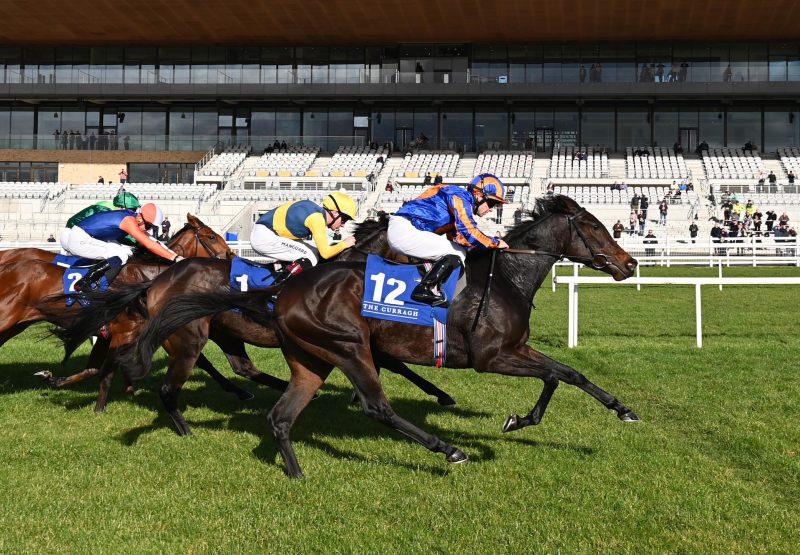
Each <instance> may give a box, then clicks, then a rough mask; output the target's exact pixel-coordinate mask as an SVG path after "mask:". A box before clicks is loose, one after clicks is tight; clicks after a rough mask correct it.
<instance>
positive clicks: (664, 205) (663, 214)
mask: <svg viewBox="0 0 800 555" xmlns="http://www.w3.org/2000/svg"><path fill="white" fill-rule="evenodd" d="M668 210H669V203H668V202H667V198H666V197H664V198H663V199H662V200H661V202H660V203H659V205H658V224H659V225H667V211H668Z"/></svg>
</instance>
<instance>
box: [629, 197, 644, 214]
mask: <svg viewBox="0 0 800 555" xmlns="http://www.w3.org/2000/svg"><path fill="white" fill-rule="evenodd" d="M641 200H642V199H641V197H640V196H639V194H638V193H636V192H634V193H633V198H631V210H632V211H633V212H637V211H638V210H639V202H641Z"/></svg>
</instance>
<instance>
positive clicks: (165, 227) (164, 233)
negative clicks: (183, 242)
mask: <svg viewBox="0 0 800 555" xmlns="http://www.w3.org/2000/svg"><path fill="white" fill-rule="evenodd" d="M171 227H172V224H171V223H170V221H169V218H167V217H166V216H164V219H163V220H162V221H161V240H162V241H166V240H167V239H169V230H170V228H171Z"/></svg>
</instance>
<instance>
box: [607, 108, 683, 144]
mask: <svg viewBox="0 0 800 555" xmlns="http://www.w3.org/2000/svg"><path fill="white" fill-rule="evenodd" d="M673 136H674V135H673ZM673 142H674V141H673ZM649 144H650V112H649V110H647V108H620V109H619V110H618V111H617V150H619V151H624V150H625V147H628V146H645V145H649ZM659 146H672V143H671V142H665V143H664V144H659Z"/></svg>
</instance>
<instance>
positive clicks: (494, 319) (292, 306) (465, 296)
mask: <svg viewBox="0 0 800 555" xmlns="http://www.w3.org/2000/svg"><path fill="white" fill-rule="evenodd" d="M505 240H506V242H507V243H508V244H509V245H510V246H511V248H512V249H517V250H529V251H530V252H528V253H526V254H521V253H513V252H494V253H487V252H486V251H483V252H472V253H470V255H469V256H468V257H467V262H466V268H467V286H466V288H465V289H464V291H462V293H461V294H460V295H458V296H457V297H456V298H455V299H454V301H453V304H452V305H451V307H450V309H449V314H448V337H447V353H446V359H447V360H446V364H445V365H446V366H447V367H451V368H470V367H471V368H474V369H475V370H477V371H478V372H493V373H498V374H505V375H509V376H518V377H537V378H539V379H541V380H543V381H544V388H543V390H542V393H541V395H540V396H539V399H538V400H537V402H536V404H535V405H534V407H533V409H531V411H530V412H529V413H528V414H527V415H526V416H524V417H519V416H516V415H515V416H511V417H509V418H508V419H507V420H506V422H505V425H504V426H503V431H504V432H510V431H513V430H519V429H521V428H523V427H525V426H529V425H535V424H538V423H539V422H540V421H541V419H542V416H543V415H544V412H545V410H546V408H547V405H548V403H549V401H550V398H551V397H552V395H553V392H554V391H555V389H556V387H557V386H558V384H559V383H560V382H564V383H568V384H571V385H574V386H576V387H578V388H580V389H581V390H582V391H584V392H586V393H587V394H589V395H590V396H592V397H593V398H595V399H596V400H597V401H599V402H600V403H601V404H602V405H603V406H605V407H606V408H608V409H610V410H613V411H614V412H615V413H616V414H617V416H618V417H619V419H620V420H623V421H627V422H632V421H637V420H638V417H637V416H636V414H635V413H634V412H633V411H631V410H630V409H629V408H628V407H626V406H625V405H623V404H622V403H621V402H619V401H618V400H617V399H616V398H615V397H614V396H612V395H611V394H609V393H607V392H606V391H604V390H603V389H601V388H600V387H598V386H596V385H595V384H593V383H592V382H590V381H589V380H588V379H587V378H586V377H585V376H583V375H582V374H581V373H580V372H578V371H577V370H575V369H573V368H570V367H569V366H566V365H564V364H561V363H559V362H556V361H554V360H552V359H550V358H548V357H547V356H545V355H543V354H542V353H539V352H537V351H535V350H533V349H532V348H531V347H529V346H528V345H527V341H528V338H529V332H530V328H529V326H530V316H531V306H532V301H533V297H534V295H535V293H536V291H537V290H538V289H539V287H540V286H541V284H542V282H543V281H544V279H545V278H546V277H547V276H548V273H549V271H550V269H551V268H552V266H553V264H554V263H555V262H556V261H557V260H559V259H561V258H567V259H569V260H572V261H575V262H579V263H583V264H586V265H588V266H591V267H592V268H595V269H597V270H600V271H602V272H605V273H608V274H610V275H612V276H613V277H614V278H615V279H616V280H622V279H625V278H628V277H630V276H631V275H632V274H633V271H634V270H635V268H636V265H637V263H636V261H635V260H634V259H633V258H632V257H631V256H630V255H629V254H628V253H627V252H625V250H623V249H622V248H621V247H620V246H619V245H618V244H617V243H616V242H615V241H614V240H613V239H612V238H611V236H610V235H609V233H608V231H607V230H606V228H605V227H604V226H603V225H602V224H601V223H600V222H599V221H598V220H597V218H595V217H594V216H593V215H592V214H590V213H589V212H587V211H586V210H584V209H583V208H581V207H580V206H578V204H577V203H576V202H575V201H574V200H572V199H570V198H569V197H564V196H560V195H552V196H548V197H546V198H544V199H539V200H537V203H536V208H535V210H534V213H533V219H532V220H529V221H525V222H522V223H521V224H519V225H517V226H515V227H514V229H512V230H511V232H510V233H509V234H508V235H507V236H506V237H505ZM492 256H496V257H497V267H496V269H495V270H494V274H495V277H494V282H495V283H494V285H493V287H492V289H491V295H490V296H489V298H488V301H487V302H486V309H487V310H486V314H485V316H483V317H482V318H480V319H478V321H477V325H476V326H475V328H474V330H473V325H472V323H473V317H474V316H475V314H476V311H477V310H479V306H480V305H481V298H482V297H483V293H484V291H485V290H486V287H485V286H486V277H485V276H487V275H488V274H489V272H490V270H491V269H492ZM364 279H365V266H364V263H363V262H360V263H355V262H345V263H337V264H329V265H324V266H318V267H316V268H314V269H313V270H310V271H307V272H304V273H303V274H301V275H299V276H297V278H295V279H293V280H292V281H291V282H289V283H288V284H287V285H286V286H285V287H284V289H283V290H282V291H281V294H280V295H279V297H278V299H277V303H276V304H275V308H274V312H270V311H268V310H266V309H265V308H264V306H265V305H264V298H265V296H266V295H268V294H269V291H268V290H267V291H254V292H252V293H227V294H200V295H194V296H188V295H187V296H181V297H177V298H175V299H173V300H171V301H170V302H169V303H167V304H166V305H165V307H164V309H163V310H162V312H161V313H159V315H157V316H156V317H155V318H152V319H151V322H150V324H149V325H150V326H152V327H153V329H155V330H156V331H155V332H152V333H146V334H144V335H143V337H149V338H150V341H151V342H153V344H158V342H160V341H161V339H162V338H163V337H166V336H169V335H170V334H171V333H172V332H173V331H174V330H175V329H178V328H180V327H181V326H182V325H184V324H186V323H187V322H190V321H192V320H194V319H196V318H198V317H200V316H201V315H203V314H214V313H217V312H220V311H224V310H228V309H230V308H238V309H240V310H242V311H243V313H245V314H246V315H248V316H249V317H251V318H253V319H254V320H256V321H260V322H263V323H265V325H268V324H271V325H274V326H275V327H276V328H277V330H278V334H279V336H280V338H281V348H282V350H283V354H284V356H285V358H286V361H287V363H288V364H289V367H290V369H291V380H290V382H289V387H288V388H287V390H286V392H285V393H284V394H283V395H282V396H281V398H280V399H279V400H278V402H277V403H276V404H275V406H274V407H273V409H272V410H271V411H270V413H269V417H268V418H269V423H270V426H271V428H272V433H273V434H274V436H275V438H276V440H277V444H278V449H279V451H280V453H281V455H282V457H283V460H284V463H285V465H286V471H287V473H288V474H289V475H290V476H292V477H298V476H301V475H302V472H301V469H300V465H299V463H298V461H297V457H296V455H295V453H294V449H293V447H292V443H291V439H290V431H291V429H292V426H293V424H294V422H295V420H296V418H297V417H298V415H299V414H300V412H301V411H302V410H303V409H304V408H305V406H306V405H307V404H308V402H309V401H310V400H311V399H312V398H313V396H314V394H315V393H316V391H317V390H318V389H319V387H320V386H321V385H322V383H323V382H324V381H325V379H326V378H327V377H328V375H329V374H330V372H331V370H332V369H333V368H334V367H338V368H340V369H341V370H342V372H343V373H344V374H345V375H346V376H347V377H348V378H349V380H350V381H351V382H352V384H353V386H354V387H355V389H356V391H357V392H358V395H359V397H360V400H361V404H362V407H363V409H364V412H365V413H366V414H367V415H368V416H370V417H372V418H374V419H376V420H378V421H380V422H381V423H383V424H385V425H386V426H388V427H390V428H393V429H395V430H397V431H399V432H401V433H403V434H404V435H406V436H407V437H409V438H410V439H413V440H414V441H417V442H418V443H420V444H421V445H423V446H425V447H426V448H427V449H429V450H431V451H433V452H439V453H443V454H444V455H445V457H446V460H447V461H449V462H451V463H459V462H463V461H465V460H467V456H466V455H465V454H464V453H463V452H462V451H461V450H460V449H458V448H456V447H454V446H452V445H449V444H447V443H445V442H443V441H442V440H441V439H439V438H438V437H436V436H433V435H431V434H429V433H427V432H425V431H423V430H421V429H420V428H418V427H417V426H415V425H413V424H411V423H410V422H408V421H406V420H404V419H403V418H401V417H400V416H398V415H397V414H396V413H395V412H394V410H393V409H392V407H391V405H390V404H389V402H388V400H387V399H386V396H385V395H384V393H383V389H382V388H381V383H380V380H379V379H378V375H377V373H376V371H375V366H374V362H373V361H374V360H375V357H376V355H380V356H389V357H392V358H395V359H398V360H402V361H404V362H406V363H413V364H428V363H429V361H430V353H431V345H432V343H433V331H432V330H431V329H429V328H423V327H419V326H413V325H408V324H404V323H396V322H389V321H385V320H375V319H368V318H364V317H362V316H361V301H362V295H363V291H364ZM146 352H147V349H142V350H141V351H140V354H141V353H146ZM124 362H125V363H126V365H125V367H126V368H127V369H128V370H129V371H130V372H131V374H130V377H131V378H133V379H136V378H138V377H139V376H138V374H137V369H138V370H141V368H143V367H144V364H143V362H144V361H142V360H137V356H136V353H134V352H131V353H129V356H128V357H126V359H125V360H124Z"/></svg>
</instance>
